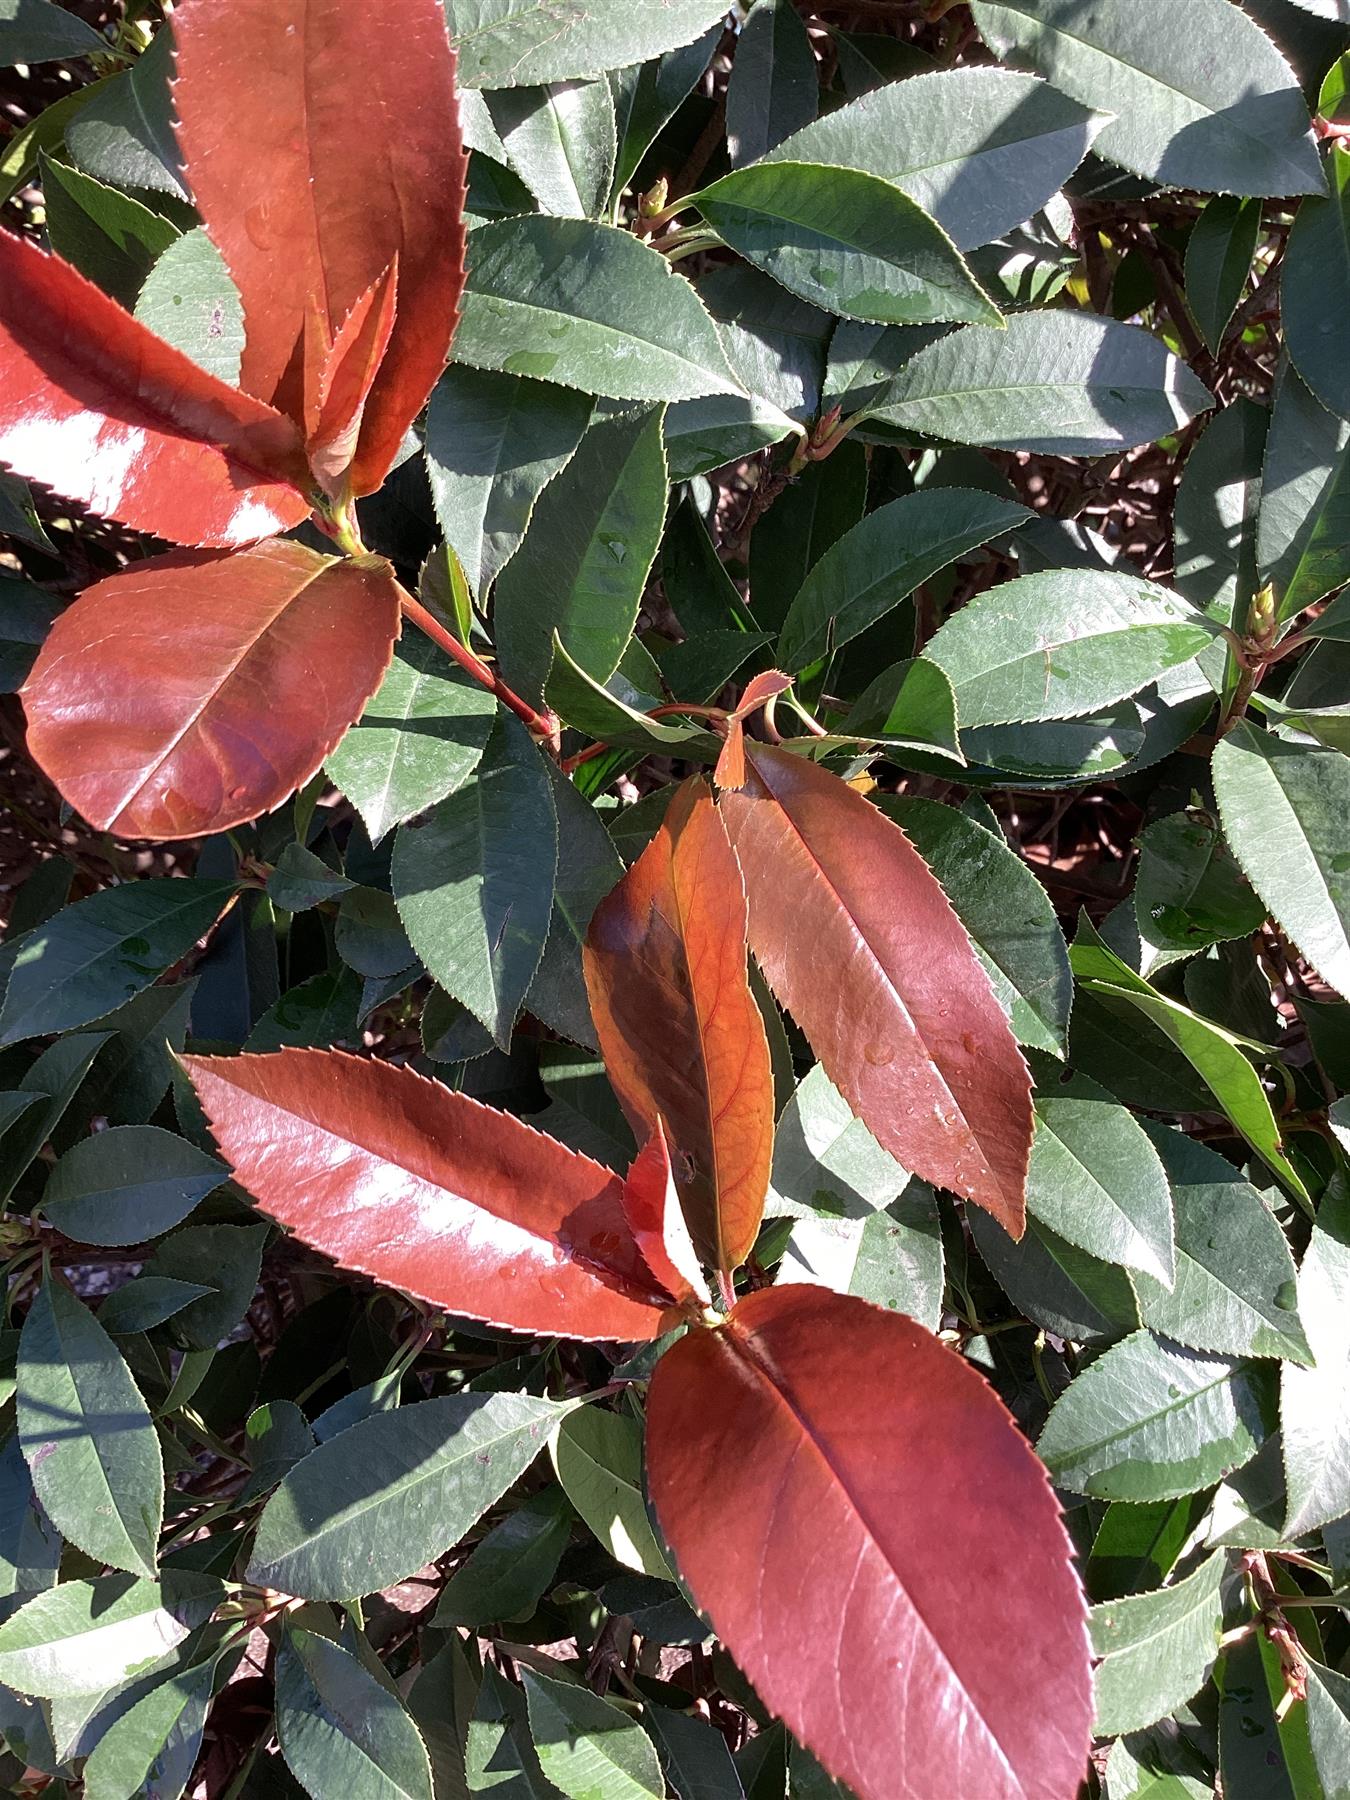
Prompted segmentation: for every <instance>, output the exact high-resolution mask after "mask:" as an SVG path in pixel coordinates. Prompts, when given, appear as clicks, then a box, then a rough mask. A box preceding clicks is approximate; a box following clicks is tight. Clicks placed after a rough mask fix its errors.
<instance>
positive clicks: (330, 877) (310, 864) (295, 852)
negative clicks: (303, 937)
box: [267, 844, 355, 912]
mask: <svg viewBox="0 0 1350 1800" xmlns="http://www.w3.org/2000/svg"><path fill="white" fill-rule="evenodd" d="M353 886H355V883H354V882H350V881H348V879H347V877H346V876H345V875H343V874H342V873H341V872H340V871H339V870H337V869H330V868H329V866H328V864H327V863H326V862H324V860H323V858H322V857H320V856H316V855H315V854H314V852H313V851H312V850H306V848H305V846H304V845H303V844H286V845H284V846H283V847H282V851H281V854H280V856H278V858H277V860H276V863H275V864H274V866H273V869H272V873H271V874H270V875H269V876H268V877H267V898H268V899H269V900H270V901H271V902H272V904H273V906H274V907H276V908H277V910H278V911H279V912H308V910H309V908H310V907H311V906H320V905H322V903H323V902H324V901H325V900H336V899H337V898H338V897H339V896H340V895H342V894H345V893H346V892H347V891H348V889H349V888H351V887H353Z"/></svg>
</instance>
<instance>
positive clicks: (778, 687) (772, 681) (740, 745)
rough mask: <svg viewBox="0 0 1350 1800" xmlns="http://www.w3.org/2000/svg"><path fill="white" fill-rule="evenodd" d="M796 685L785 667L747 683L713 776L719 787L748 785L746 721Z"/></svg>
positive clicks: (772, 670) (728, 729) (731, 721)
mask: <svg viewBox="0 0 1350 1800" xmlns="http://www.w3.org/2000/svg"><path fill="white" fill-rule="evenodd" d="M791 686H792V677H791V675H784V673H783V672H782V670H781V669H767V670H766V671H765V672H764V673H763V674H762V675H756V676H755V677H754V679H753V680H752V681H750V682H749V684H748V685H747V687H746V689H745V692H744V693H743V694H742V695H741V697H740V699H739V700H738V701H737V702H736V710H735V711H734V712H733V713H732V715H731V718H730V719H729V720H728V722H727V735H726V741H725V743H724V744H723V745H722V751H721V754H720V755H719V756H718V758H717V767H716V769H715V770H714V771H713V779H714V781H716V783H717V785H718V787H724V788H739V787H744V786H745V723H744V721H745V720H746V719H748V718H749V717H750V715H751V713H754V712H758V711H759V709H760V707H762V706H766V705H768V703H769V702H770V701H771V700H776V699H777V698H778V696H779V694H782V693H786V691H787V690H788V688H790V687H791Z"/></svg>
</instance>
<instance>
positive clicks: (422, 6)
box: [174, 0, 465, 494]
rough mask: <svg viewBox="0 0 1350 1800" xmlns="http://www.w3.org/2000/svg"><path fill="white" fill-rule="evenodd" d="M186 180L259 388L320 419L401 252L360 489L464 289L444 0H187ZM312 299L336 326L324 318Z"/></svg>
mask: <svg viewBox="0 0 1350 1800" xmlns="http://www.w3.org/2000/svg"><path fill="white" fill-rule="evenodd" d="M174 42H175V46H176V50H177V67H176V75H175V80H174V104H175V110H176V112H177V114H178V119H179V126H178V138H179V143H180V145H181V147H182V150H183V155H184V160H185V162H186V165H187V179H188V182H189V185H190V186H191V188H192V192H193V196H194V198H195V199H196V202H197V206H198V209H199V210H200V212H201V215H202V218H203V220H204V221H205V224H206V229H207V231H208V232H209V233H210V236H211V238H212V240H213V242H214V243H215V244H216V246H217V248H218V249H219V250H220V251H221V253H222V254H223V256H224V258H225V261H226V263H227V265H228V266H229V269H230V273H231V274H232V275H233V276H234V279H235V281H236V283H237V284H238V287H239V290H240V293H241V294H242V296H243V301H244V325H245V332H246V343H245V349H244V361H243V384H244V386H245V387H246V388H247V389H248V390H249V392H250V393H253V394H257V395H258V396H259V397H260V398H261V399H264V400H268V401H271V402H272V403H273V404H275V405H277V406H280V407H282V408H283V409H284V410H286V411H288V412H290V413H291V414H292V416H293V417H295V418H297V419H304V418H306V417H307V416H309V415H310V413H311V410H312V406H313V397H314V395H315V394H316V393H317V391H318V387H319V383H320V380H321V372H322V366H323V363H324V360H325V359H326V355H327V351H328V348H329V346H331V345H333V344H334V343H336V342H337V341H338V338H339V334H340V332H341V330H342V327H343V323H344V321H345V320H346V319H347V317H348V315H349V314H350V313H351V311H352V309H353V307H355V306H357V304H358V303H359V301H360V300H361V297H362V296H363V295H364V294H367V293H368V292H370V290H371V289H372V288H373V286H374V284H375V283H376V282H378V281H379V280H380V279H381V277H382V276H383V275H384V274H385V271H386V270H388V269H389V268H390V267H391V265H393V264H394V263H395V262H397V271H398V279H397V296H396V300H395V316H394V319H393V330H392V333H391V335H390V338H389V342H388V348H387V351H386V353H385V356H384V359H383V362H382V364H381V367H380V369H379V373H378V375H377V377H376V379H375V383H374V386H373V388H372V390H371V392H370V396H369V399H368V401H367V403H366V407H365V415H364V418H363V420H362V423H361V429H360V436H359V442H358V447H357V451H356V458H355V463H354V465H353V469H352V474H351V488H352V491H353V492H354V493H357V494H361V493H368V492H370V491H372V490H373V489H374V488H377V487H378V486H379V484H380V482H381V481H382V480H383V478H384V475H385V473H386V472H387V470H388V468H389V466H390V464H391V463H392V462H393V459H394V456H395V454H396V453H397V450H398V446H399V443H400V441H401V440H402V437H403V434H404V432H405V431H406V430H407V428H408V426H409V425H410V424H411V423H412V420H413V419H414V417H415V416H416V415H417V413H418V412H419V410H420V409H421V407H422V405H423V404H424V402H425V401H426V397H427V395H428V393H429V392H430V391H431V388H432V386H433V385H434V383H435V381H436V378H437V376H438V375H439V374H440V372H441V369H442V367H443V366H444V364H445V360H446V357H447V355H448V354H449V349H450V338H451V334H452V332H453V330H454V326H455V320H456V307H457V304H458V300H459V294H460V290H461V288H462V286H463V279H464V276H463V259H464V232H463V226H462V223H461V215H462V212H463V203H464V171H465V155H464V150H463V146H462V144H461V142H460V134H459V118H458V110H457V107H456V103H455V81H454V55H453V52H452V51H451V49H450V42H449V38H448V35H447V32H446V23H445V11H444V8H443V6H442V4H441V0H399V5H398V7H397V8H396V9H395V10H394V11H393V12H391V10H390V8H389V7H388V6H387V5H384V4H382V3H381V0H231V4H230V5H229V6H222V5H220V4H219V3H218V0H183V4H181V5H179V6H178V7H176V8H175V10H174ZM311 296H314V297H316V298H317V299H318V301H319V303H320V313H321V316H320V325H321V329H319V330H314V329H313V328H312V327H311V328H307V317H308V314H309V308H310V301H311Z"/></svg>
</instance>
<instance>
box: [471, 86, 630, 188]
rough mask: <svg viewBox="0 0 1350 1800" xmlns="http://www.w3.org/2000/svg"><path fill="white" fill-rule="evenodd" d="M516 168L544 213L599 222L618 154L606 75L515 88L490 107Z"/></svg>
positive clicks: (498, 97) (495, 99)
mask: <svg viewBox="0 0 1350 1800" xmlns="http://www.w3.org/2000/svg"><path fill="white" fill-rule="evenodd" d="M488 110H489V111H490V113H491V115H492V122H493V124H494V125H495V126H496V128H497V131H498V133H499V134H500V138H501V142H502V144H503V146H504V147H505V150H506V154H507V157H508V158H509V160H510V163H511V167H512V168H513V169H514V170H515V172H516V174H517V175H519V176H520V178H521V180H522V181H523V182H524V183H525V185H526V187H527V188H529V190H530V192H531V193H532V194H533V195H534V197H535V199H536V200H537V201H538V202H539V205H540V207H541V209H542V210H543V211H544V212H546V213H553V214H554V215H555V216H557V217H559V218H565V219H590V218H596V217H598V216H599V215H600V214H601V213H603V212H604V210H605V208H606V206H607V205H608V202H609V191H610V183H611V182H612V181H613V179H614V162H615V158H616V156H617V155H618V138H617V127H616V124H615V119H614V100H613V97H612V96H611V94H610V88H609V83H608V82H607V81H606V80H605V79H604V77H603V76H601V77H600V79H599V80H596V81H556V82H554V83H552V85H551V86H549V87H512V88H505V89H503V90H502V91H501V92H499V93H497V94H494V95H493V97H492V99H491V101H490V102H489V103H488Z"/></svg>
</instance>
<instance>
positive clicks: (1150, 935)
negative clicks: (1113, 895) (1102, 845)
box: [1134, 813, 1265, 975]
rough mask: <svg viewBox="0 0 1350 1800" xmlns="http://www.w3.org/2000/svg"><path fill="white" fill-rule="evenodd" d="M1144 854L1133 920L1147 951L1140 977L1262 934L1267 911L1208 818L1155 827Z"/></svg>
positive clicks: (1175, 819) (1186, 816)
mask: <svg viewBox="0 0 1350 1800" xmlns="http://www.w3.org/2000/svg"><path fill="white" fill-rule="evenodd" d="M1139 852H1140V854H1139V872H1138V875H1137V876H1136V878H1135V887H1134V914H1135V922H1136V923H1137V925H1138V927H1139V937H1140V942H1141V943H1142V945H1143V949H1144V959H1143V963H1142V965H1141V970H1140V972H1141V974H1144V975H1151V974H1152V973H1153V972H1154V970H1155V969H1160V968H1164V967H1166V965H1167V964H1168V963H1171V962H1176V961H1177V960H1178V958H1180V957H1185V956H1194V955H1195V954H1196V952H1197V951H1199V950H1204V949H1206V948H1208V946H1209V945H1210V944H1220V943H1223V942H1224V941H1225V940H1226V939H1229V938H1237V937H1247V936H1248V935H1250V933H1252V932H1253V931H1259V930H1260V928H1261V922H1262V920H1263V919H1264V917H1265V908H1264V907H1263V906H1262V904H1261V902H1260V901H1259V900H1258V899H1257V898H1256V895H1255V894H1254V893H1253V892H1252V890H1251V888H1250V887H1248V885H1247V882H1246V879H1245V878H1244V876H1243V874H1242V871H1241V870H1240V869H1239V868H1238V866H1237V864H1236V863H1235V862H1234V861H1233V858H1232V854H1231V852H1230V851H1229V850H1228V847H1227V845H1226V844H1225V843H1224V841H1223V839H1222V837H1221V836H1220V835H1219V829H1218V826H1217V825H1216V824H1215V823H1214V821H1213V820H1212V819H1210V818H1208V817H1207V816H1206V815H1205V814H1204V813H1173V814H1171V816H1170V817H1168V818H1166V819H1158V820H1156V821H1155V822H1154V823H1153V824H1152V825H1150V826H1149V827H1148V829H1147V830H1146V831H1145V832H1144V834H1143V836H1142V837H1141V838H1140V840H1139Z"/></svg>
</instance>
